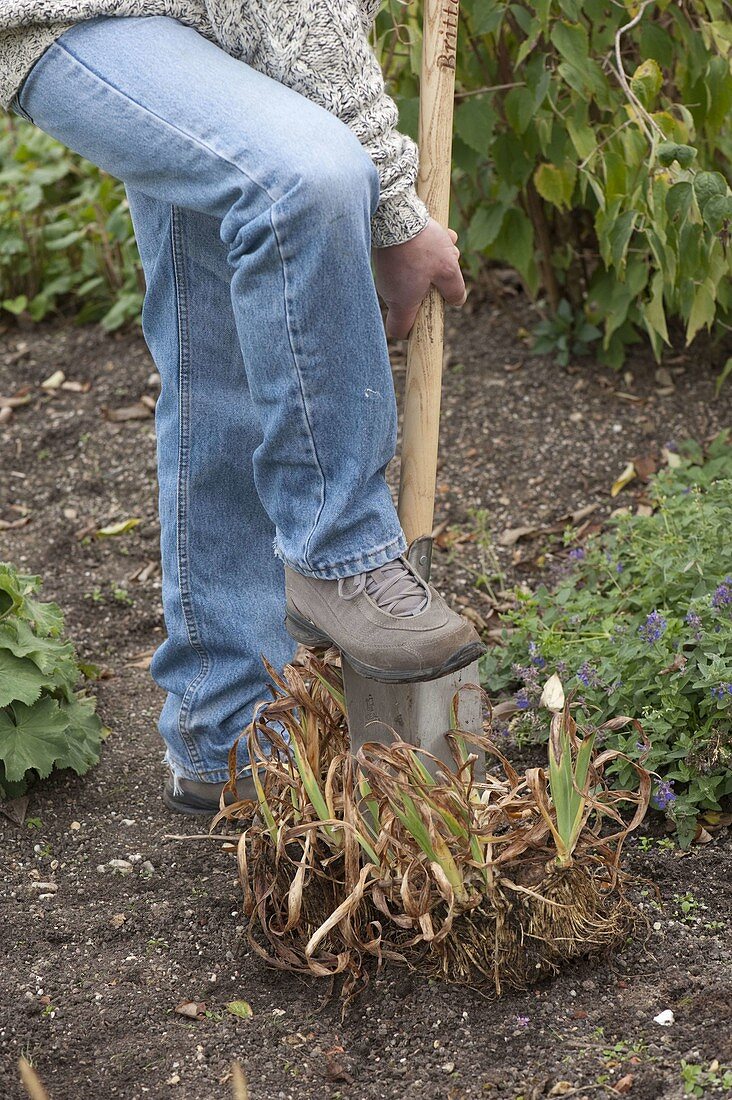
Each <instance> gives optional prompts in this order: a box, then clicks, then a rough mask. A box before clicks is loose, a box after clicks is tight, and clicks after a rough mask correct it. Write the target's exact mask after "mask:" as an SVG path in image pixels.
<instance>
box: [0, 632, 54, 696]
mask: <svg viewBox="0 0 732 1100" xmlns="http://www.w3.org/2000/svg"><path fill="white" fill-rule="evenodd" d="M47 682H48V677H47V676H45V675H44V674H43V673H42V672H41V671H40V669H39V668H38V667H37V665H35V664H34V663H33V662H32V661H30V660H28V659H27V658H25V657H16V656H15V654H14V653H9V652H8V651H7V650H6V649H3V648H2V646H1V645H0V707H7V706H8V705H9V704H10V703H12V702H14V701H15V700H18V701H19V702H21V703H25V704H26V705H27V706H29V707H30V706H32V705H33V704H34V703H35V702H36V701H37V700H38V699H39V698H40V695H41V690H42V689H43V688H44V687H45V685H46V684H47Z"/></svg>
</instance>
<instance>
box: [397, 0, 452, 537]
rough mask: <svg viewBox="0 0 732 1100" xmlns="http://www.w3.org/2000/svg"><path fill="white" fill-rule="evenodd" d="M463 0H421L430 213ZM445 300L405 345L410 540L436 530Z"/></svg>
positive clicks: (422, 140)
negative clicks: (422, 5)
mask: <svg viewBox="0 0 732 1100" xmlns="http://www.w3.org/2000/svg"><path fill="white" fill-rule="evenodd" d="M459 11H460V0H424V30H423V48H422V77H421V86H420V103H419V147H420V167H419V178H418V180H417V191H418V194H419V196H420V198H421V199H423V201H424V202H425V203H426V204H427V208H428V209H429V212H430V214H431V216H432V217H433V218H434V219H435V221H438V222H439V223H440V224H441V225H445V226H446V225H447V222H448V218H449V216H450V176H451V167H452V124H453V102H454V95H455V57H456V51H457V28H458V16H459ZM444 318H445V303H444V300H443V298H442V295H441V294H440V293H439V291H438V290H436V289H435V287H432V288H431V290H430V292H429V294H428V295H427V297H426V298H425V300H424V302H423V303H422V305H421V307H420V310H419V314H418V316H417V320H416V322H415V325H414V328H413V329H412V332H411V334H410V337H409V345H408V348H407V378H406V390H405V400H404V424H403V429H402V465H401V480H400V483H399V520H400V522H401V525H402V527H403V528H404V533H405V535H406V537H407V541H408V542H409V543H412V542H413V541H414V540H415V539H417V538H420V537H421V536H425V535H427V536H429V535H431V534H432V520H433V516H434V510H435V485H436V481H437V446H438V439H439V431H440V391H441V388H442V355H443V342H444V329H445V320H444Z"/></svg>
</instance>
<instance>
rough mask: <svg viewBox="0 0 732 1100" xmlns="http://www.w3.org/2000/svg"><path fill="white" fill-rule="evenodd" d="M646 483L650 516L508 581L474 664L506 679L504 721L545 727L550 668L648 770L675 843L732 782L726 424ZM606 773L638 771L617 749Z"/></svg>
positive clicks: (730, 465) (618, 521) (731, 458)
mask: <svg viewBox="0 0 732 1100" xmlns="http://www.w3.org/2000/svg"><path fill="white" fill-rule="evenodd" d="M672 458H673V460H674V462H675V463H676V465H675V466H674V467H673V468H671V469H668V470H666V471H664V472H662V473H660V474H659V475H658V476H657V477H656V478H655V479H654V481H653V483H652V485H651V487H650V496H651V499H652V501H653V505H654V511H653V513H652V514H651V515H629V514H626V515H620V516H618V517H616V518H615V519H614V520H612V521H611V522H610V524H609V527H608V529H607V530H606V531H605V532H603V533H601V534H599V535H597V536H595V537H594V538H591V539H590V540H589V541H588V542H587V544H586V545H585V546H582V547H576V548H575V549H574V550H572V551H571V552H570V557H571V559H572V560H571V562H570V563H569V566H568V568H567V569H566V571H565V574H564V576H563V577H562V578H561V579H560V580H559V582H558V583H557V584H556V585H555V586H554V587H553V588H552V589H549V588H547V587H546V586H544V585H541V586H539V587H538V588H537V590H536V592H535V593H533V594H526V592H524V591H520V590H519V591H517V592H516V606H515V608H514V610H512V611H510V612H508V613H506V614H505V615H504V616H503V621H504V624H505V630H504V632H503V636H502V639H501V642H502V644H500V645H498V646H496V647H494V648H493V649H492V650H491V651H490V652H489V653H488V654H487V656H486V657H485V658H483V663H482V671H481V675H482V680H483V682H484V683H485V685H486V686H487V688H488V689H489V691H491V692H493V693H496V692H505V691H506V690H507V689H510V690H512V691H513V692H514V702H515V706H516V714H515V716H514V717H513V718H512V720H511V727H512V729H513V730H514V732H516V733H518V734H519V735H520V736H521V735H523V736H536V737H537V738H539V739H542V738H543V737H544V736H545V731H544V723H543V718H542V715H541V711H540V706H539V704H540V697H541V692H542V685H543V683H544V681H545V680H546V679H547V678H548V677H549V676H550V675H551V674H553V673H558V674H559V676H560V677H561V679H562V680H563V682H564V683H565V684H566V685H567V687H568V688H569V689H571V690H572V691H573V692H574V693H575V702H576V703H577V704H578V706H579V707H580V710H581V711H582V712H584V714H585V715H586V716H587V717H588V720H590V719H591V721H592V722H595V723H597V722H606V721H607V720H608V719H609V718H611V716H612V715H628V716H630V717H633V718H636V717H637V718H640V719H641V721H642V723H643V727H644V729H645V730H646V733H647V735H648V738H649V740H650V744H645V743H644V741H643V740H641V739H639V738H638V736H637V733H636V731H635V729H634V727H633V726H632V724H630V723H625V724H624V725H623V726H622V727H621V728H617V729H613V728H610V729H609V730H608V732H607V743H608V745H610V746H612V747H615V748H620V749H621V750H622V751H623V753H624V754H625V756H627V758H628V759H629V760H635V761H641V760H642V761H643V763H644V765H645V766H646V767H647V768H648V769H649V770H650V771H651V772H653V773H654V774H655V776H656V782H655V787H654V797H653V801H652V805H654V806H655V807H656V808H657V809H662V810H665V811H666V813H667V814H668V816H669V817H671V818H672V819H673V820H674V821H675V822H676V826H677V830H678V834H679V837H680V839H681V841H682V843H683V844H685V845H686V844H688V843H690V842H691V839H692V838H693V836H694V832H695V828H696V819H697V816H698V814H699V813H701V812H703V811H720V810H721V809H722V803H723V801H724V800H726V799H729V796H730V795H731V794H732V575H731V573H730V559H729V530H730V529H731V526H732V446H730V442H729V438H728V435H727V433H722V434H721V435H720V436H718V437H717V439H716V440H715V441H714V442H713V443H712V444H711V446H710V447H709V450H708V452H707V454H706V456H704V455H703V454H702V452H701V450H700V448H699V447H697V446H696V445H695V444H691V443H690V444H688V445H687V446H686V447H685V448H684V449H683V453H682V454H674V455H673V456H672ZM609 774H611V775H613V776H614V779H615V781H616V782H617V783H618V784H619V785H620V786H622V787H625V786H627V785H629V784H632V782H633V773H632V770H631V768H630V766H629V765H628V764H627V763H626V762H625V761H624V760H618V761H616V762H614V763H613V764H612V765H611V766H610V768H609Z"/></svg>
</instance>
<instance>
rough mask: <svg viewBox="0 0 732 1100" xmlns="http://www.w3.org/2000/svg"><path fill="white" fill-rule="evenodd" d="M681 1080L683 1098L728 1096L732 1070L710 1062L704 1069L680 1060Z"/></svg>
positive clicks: (731, 1087)
mask: <svg viewBox="0 0 732 1100" xmlns="http://www.w3.org/2000/svg"><path fill="white" fill-rule="evenodd" d="M681 1080H682V1083H683V1086H684V1096H702V1097H703V1096H713V1095H715V1094H716V1095H719V1096H722V1095H724V1096H728V1095H729V1090H732V1069H727V1068H726V1067H725V1066H720V1064H719V1062H716V1061H715V1062H712V1063H710V1065H709V1066H708V1067H706V1068H705V1067H704V1066H701V1065H699V1064H698V1063H695V1062H686V1061H684V1059H683V1058H682V1060H681Z"/></svg>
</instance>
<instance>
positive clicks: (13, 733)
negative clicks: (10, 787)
mask: <svg viewBox="0 0 732 1100" xmlns="http://www.w3.org/2000/svg"><path fill="white" fill-rule="evenodd" d="M67 725H68V720H67V718H66V717H65V716H64V715H63V714H62V713H61V710H60V708H59V705H58V703H57V702H56V701H55V700H54V699H49V698H45V699H41V700H40V701H39V702H38V703H36V704H35V706H34V707H27V706H25V704H24V703H14V704H13V706H12V707H7V708H6V709H5V710H3V711H0V759H2V760H3V761H4V762H5V774H6V775H7V777H8V779H10V780H14V779H22V778H23V776H24V775H25V773H26V772H27V771H29V770H30V769H31V768H34V769H35V770H36V771H37V772H38V774H39V775H40V777H41V779H45V777H46V776H47V775H49V774H50V772H51V769H52V768H53V764H54V761H55V760H56V758H57V757H58V756H60V755H61V754H62V753H63V752H65V751H66V748H67V745H66V727H67Z"/></svg>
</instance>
